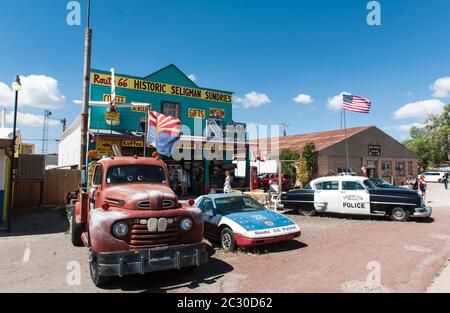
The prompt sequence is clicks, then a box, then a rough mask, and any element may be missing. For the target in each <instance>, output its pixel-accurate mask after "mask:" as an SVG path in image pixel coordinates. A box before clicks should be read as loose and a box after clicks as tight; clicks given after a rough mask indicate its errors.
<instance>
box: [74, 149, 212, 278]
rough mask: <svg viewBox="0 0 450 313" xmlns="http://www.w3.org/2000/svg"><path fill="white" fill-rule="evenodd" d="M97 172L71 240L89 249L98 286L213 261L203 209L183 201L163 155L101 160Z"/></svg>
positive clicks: (83, 198) (77, 209)
mask: <svg viewBox="0 0 450 313" xmlns="http://www.w3.org/2000/svg"><path fill="white" fill-rule="evenodd" d="M93 172H94V175H93V179H92V186H91V187H90V189H89V192H82V193H80V194H79V201H78V202H77V204H76V207H75V211H74V214H73V216H72V237H71V239H72V244H73V245H74V246H77V247H78V246H85V247H87V248H88V249H89V262H90V273H91V278H92V281H93V283H94V284H95V285H96V286H102V285H105V284H106V283H107V282H108V280H109V278H110V277H112V276H119V277H123V276H126V275H133V274H142V275H143V274H146V273H151V272H157V271H166V270H170V269H181V268H190V267H198V266H201V265H202V264H204V263H206V262H207V261H208V255H207V253H206V244H205V243H204V242H203V215H202V212H201V211H200V210H198V209H197V208H193V207H184V206H183V205H182V204H181V203H180V202H179V201H178V198H177V196H176V194H175V193H174V192H173V191H172V190H171V189H170V185H169V179H168V177H169V175H168V171H167V166H166V164H165V163H164V162H163V161H162V160H160V159H155V158H138V157H118V158H108V159H102V160H100V161H98V162H97V163H96V164H95V167H94V171H93ZM170 275H174V276H176V275H177V274H176V273H173V274H170Z"/></svg>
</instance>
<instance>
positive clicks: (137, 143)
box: [122, 140, 144, 148]
mask: <svg viewBox="0 0 450 313" xmlns="http://www.w3.org/2000/svg"><path fill="white" fill-rule="evenodd" d="M122 147H124V148H144V141H143V140H122Z"/></svg>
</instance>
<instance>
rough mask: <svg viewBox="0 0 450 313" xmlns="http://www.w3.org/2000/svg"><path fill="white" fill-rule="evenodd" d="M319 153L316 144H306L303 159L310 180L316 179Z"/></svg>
mask: <svg viewBox="0 0 450 313" xmlns="http://www.w3.org/2000/svg"><path fill="white" fill-rule="evenodd" d="M317 156H318V155H317V151H316V145H315V144H314V142H312V141H311V142H308V143H306V145H305V147H304V148H303V153H302V159H303V160H304V161H305V166H306V171H307V172H308V177H309V180H310V181H311V180H313V179H314V178H316V175H317V169H318V161H317Z"/></svg>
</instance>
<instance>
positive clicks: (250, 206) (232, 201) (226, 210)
mask: <svg viewBox="0 0 450 313" xmlns="http://www.w3.org/2000/svg"><path fill="white" fill-rule="evenodd" d="M216 208H217V211H218V212H219V213H220V214H222V215H227V214H233V213H239V212H256V211H262V210H265V207H264V206H263V205H262V204H260V203H259V202H258V201H256V200H255V199H253V198H251V197H227V198H222V199H216Z"/></svg>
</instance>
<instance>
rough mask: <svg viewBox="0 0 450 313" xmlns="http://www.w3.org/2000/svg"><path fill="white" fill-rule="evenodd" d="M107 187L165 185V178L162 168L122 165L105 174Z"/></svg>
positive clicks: (110, 169)
mask: <svg viewBox="0 0 450 313" xmlns="http://www.w3.org/2000/svg"><path fill="white" fill-rule="evenodd" d="M106 183H107V184H108V185H117V184H129V183H153V184H166V183H167V177H166V172H165V171H164V168H162V167H161V166H152V165H122V166H114V167H111V168H109V169H108V173H107V174H106Z"/></svg>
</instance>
